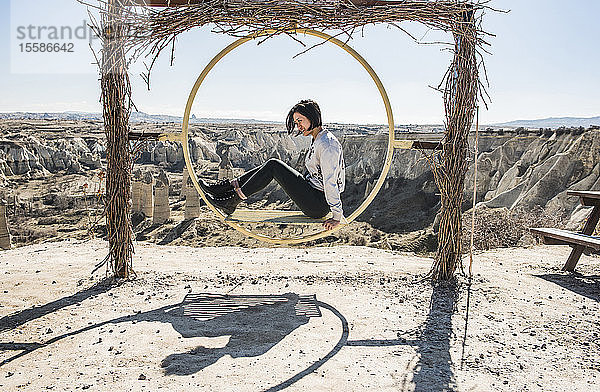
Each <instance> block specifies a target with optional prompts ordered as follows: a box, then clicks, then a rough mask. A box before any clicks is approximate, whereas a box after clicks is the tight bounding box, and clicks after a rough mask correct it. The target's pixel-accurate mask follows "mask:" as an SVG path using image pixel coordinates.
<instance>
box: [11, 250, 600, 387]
mask: <svg viewBox="0 0 600 392" xmlns="http://www.w3.org/2000/svg"><path fill="white" fill-rule="evenodd" d="M568 252H569V248H566V247H535V248H531V249H502V250H497V251H489V252H485V253H480V254H477V255H475V264H474V273H475V276H474V280H473V284H472V286H471V287H470V289H469V287H468V286H467V285H466V284H465V282H464V279H462V280H463V281H462V283H460V284H459V285H458V286H457V287H451V286H450V287H448V286H436V287H434V286H432V285H431V284H429V283H428V282H427V281H424V280H423V279H422V278H423V276H424V275H425V274H426V273H427V271H428V269H429V267H430V265H431V259H428V258H423V257H416V256H414V255H413V254H409V253H399V252H393V251H386V250H380V249H373V248H367V247H353V246H333V247H314V248H309V249H300V248H293V249H289V248H269V249H266V248H257V249H246V248H235V247H219V248H191V247H183V246H180V247H175V246H158V245H153V244H144V243H138V244H137V246H136V254H135V259H134V267H135V270H136V272H137V279H136V280H135V281H131V282H126V283H123V284H121V285H118V286H111V285H106V284H104V283H102V278H103V277H104V271H103V270H101V271H100V272H97V273H96V274H95V275H93V276H92V275H91V271H92V270H93V268H94V265H95V264H96V263H98V262H99V261H101V260H102V259H103V258H104V256H105V254H106V243H104V242H102V241H99V240H93V241H87V242H82V241H64V242H58V243H52V244H38V245H32V246H26V247H22V248H18V249H14V250H10V251H5V252H1V253H0V266H1V267H0V268H1V269H0V274H1V275H0V276H1V279H0V293H2V301H1V302H0V317H1V318H0V349H1V351H0V361H1V362H0V390H2V391H21V390H28V391H29V390H31V391H42V390H53V391H71V390H89V391H109V390H112V391H129V390H133V391H144V390H146V391H159V390H164V391H189V390H203V391H265V390H268V391H280V390H289V391H366V390H373V391H405V390H406V391H445V390H456V391H596V390H599V389H600V353H599V350H598V349H599V345H600V341H599V339H598V334H599V333H600V323H599V322H598V321H599V313H598V311H599V300H600V277H599V276H600V263H599V261H600V260H599V258H597V257H589V256H584V257H583V258H582V261H581V262H580V264H579V266H578V271H579V274H575V275H572V274H565V273H562V272H560V271H559V267H560V266H561V265H562V262H563V261H564V260H565V259H566V257H567V255H568ZM99 282H100V283H99ZM467 303H468V304H469V306H468V313H467ZM467 314H468V319H467ZM465 326H466V334H465Z"/></svg>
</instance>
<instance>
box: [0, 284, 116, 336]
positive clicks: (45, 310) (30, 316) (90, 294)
mask: <svg viewBox="0 0 600 392" xmlns="http://www.w3.org/2000/svg"><path fill="white" fill-rule="evenodd" d="M113 287H114V285H112V284H111V280H110V279H104V280H102V281H100V282H98V283H96V284H95V285H93V286H91V287H89V288H87V289H84V290H81V291H79V292H77V293H75V294H73V295H69V296H68V297H63V298H60V299H57V300H56V301H52V302H48V303H47V304H45V305H41V306H34V307H31V308H29V309H25V310H21V311H19V312H16V313H13V314H10V315H7V316H4V317H2V318H0V332H5V331H9V330H11V329H15V328H18V327H20V326H21V325H23V324H25V323H28V322H29V321H33V320H35V319H38V318H40V317H44V316H46V315H48V314H50V313H52V312H55V311H57V310H60V309H62V308H65V307H67V306H72V305H77V304H79V303H81V302H83V301H85V300H86V299H89V298H94V297H96V296H98V295H100V294H103V293H106V292H108V291H110V289H112V288H113Z"/></svg>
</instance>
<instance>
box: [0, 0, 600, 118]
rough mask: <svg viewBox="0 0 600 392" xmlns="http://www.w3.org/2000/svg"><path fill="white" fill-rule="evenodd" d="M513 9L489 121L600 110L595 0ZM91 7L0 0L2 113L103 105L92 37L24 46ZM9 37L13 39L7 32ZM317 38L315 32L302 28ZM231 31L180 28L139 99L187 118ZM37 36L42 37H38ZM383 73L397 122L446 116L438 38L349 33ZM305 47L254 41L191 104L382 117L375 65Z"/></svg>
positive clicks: (331, 49) (497, 45)
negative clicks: (171, 57)
mask: <svg viewBox="0 0 600 392" xmlns="http://www.w3.org/2000/svg"><path fill="white" fill-rule="evenodd" d="M491 5H492V6H494V7H496V8H501V9H506V10H511V12H510V13H508V14H504V13H488V14H487V15H485V19H484V27H485V29H486V30H487V31H489V32H491V33H493V34H495V35H496V37H489V39H488V41H489V42H490V43H491V45H492V46H491V47H490V48H489V50H490V51H491V53H492V54H491V55H486V56H485V62H486V68H487V73H488V77H489V82H490V87H489V89H488V91H489V94H490V96H491V99H492V102H491V103H490V106H489V110H487V111H486V110H482V112H481V122H482V123H493V122H502V121H509V120H515V119H534V118H543V117H562V116H577V117H591V116H597V115H600V94H599V90H600V72H598V71H597V68H598V65H599V64H600V50H599V49H600V45H599V40H600V26H599V24H598V23H597V22H596V19H597V17H598V15H600V1H598V0H572V1H570V2H565V1H561V0H526V1H523V0H495V1H492V3H491ZM86 17H87V15H86V12H85V9H84V7H82V6H80V5H79V4H77V3H76V2H75V1H71V0H53V1H52V2H50V1H47V0H14V2H13V3H12V7H11V2H10V1H9V0H0V18H1V20H0V51H2V52H3V53H4V55H3V56H2V57H1V58H0V59H1V60H0V89H1V91H2V95H0V112H9V111H36V112H46V111H92V112H99V111H100V104H99V94H100V91H99V86H98V75H97V72H96V69H95V67H94V66H93V65H91V64H90V63H91V61H92V59H93V57H92V56H91V50H90V49H89V48H88V46H87V45H88V44H87V41H85V40H75V41H73V42H74V44H75V45H76V46H75V52H74V53H72V54H66V53H60V54H54V55H49V54H38V55H32V54H31V53H29V54H28V53H20V52H19V50H20V48H19V45H20V44H21V43H23V44H24V43H27V42H34V40H31V39H23V40H18V39H16V38H15V37H16V31H17V30H16V29H17V28H18V27H19V26H22V25H27V24H35V25H49V26H52V25H58V26H62V25H69V26H72V27H73V28H75V27H77V26H80V25H81V24H82V23H81V22H82V20H83V19H85V18H86ZM405 26H406V28H407V29H409V30H410V31H411V32H413V33H414V34H415V35H416V36H418V37H424V38H423V40H424V41H426V42H427V41H438V40H444V41H448V40H449V39H451V37H449V36H447V35H445V34H442V33H439V32H436V31H430V30H427V29H425V28H423V27H422V26H420V25H418V24H406V25H405ZM11 36H12V39H11ZM303 40H304V41H305V42H306V43H307V44H310V43H311V42H312V43H314V42H318V41H317V40H315V39H313V38H311V37H306V38H303ZM232 41H233V38H231V37H227V36H222V35H217V34H214V33H211V32H210V29H209V28H202V29H195V30H193V31H190V32H188V33H186V34H184V35H182V36H181V37H180V38H179V40H178V44H177V48H176V53H175V56H176V57H175V64H174V65H173V66H170V65H169V62H168V54H167V53H165V54H164V55H163V56H162V57H161V59H160V61H159V63H158V64H157V66H156V68H155V70H154V72H153V75H152V85H151V86H152V89H151V90H150V91H148V90H147V89H146V87H145V85H144V83H143V81H142V79H141V78H140V77H139V76H138V73H139V72H140V71H141V70H143V64H142V62H141V61H140V62H138V63H137V64H135V65H134V66H133V68H132V83H133V86H132V87H133V92H134V100H135V103H136V105H137V107H138V109H139V110H141V111H144V112H148V113H162V114H172V115H182V113H183V110H184V107H185V103H186V100H187V97H188V94H189V91H190V89H191V87H192V85H193V83H194V81H195V79H196V78H197V76H198V74H199V73H200V72H201V70H202V68H203V67H204V66H205V65H206V63H208V61H210V59H211V58H212V56H214V55H215V54H216V53H217V52H218V51H219V50H220V49H221V48H223V47H224V46H226V45H227V44H228V43H230V42H232ZM38 42H39V41H38ZM350 45H351V46H352V47H353V48H354V49H356V50H357V51H358V52H359V53H360V54H361V55H363V57H364V58H365V59H367V61H369V63H370V64H371V65H372V66H373V68H374V69H375V71H376V72H377V73H378V74H379V76H380V78H381V79H382V81H383V83H384V85H385V87H386V89H387V92H388V94H389V96H390V100H391V102H392V106H393V109H394V116H395V121H396V123H399V124H407V123H413V124H414V123H421V124H425V123H441V122H442V121H443V105H442V97H441V95H440V94H439V93H438V92H436V91H434V90H433V89H432V88H430V87H429V86H437V85H438V83H439V82H440V79H441V77H442V75H443V74H444V71H445V70H446V68H447V66H448V64H449V62H450V53H449V52H448V51H445V50H443V46H439V45H418V44H416V43H414V42H413V41H412V40H411V39H410V38H409V37H408V36H406V34H404V33H403V32H401V31H399V30H397V29H394V28H390V27H387V26H384V25H380V26H369V27H367V28H365V30H364V35H362V36H361V35H357V36H356V37H355V38H354V39H353V40H351V41H350ZM301 50H302V48H301V47H300V46H299V45H298V44H297V43H295V42H294V41H292V40H290V39H288V38H284V37H281V38H276V39H272V40H268V41H267V42H265V43H263V44H262V45H260V46H256V44H255V43H248V44H245V45H244V46H242V47H241V48H240V49H239V50H236V51H235V52H233V53H231V54H230V55H228V56H227V57H226V58H225V59H223V60H222V61H221V62H220V63H219V64H218V65H217V67H215V69H214V70H213V71H212V72H211V74H210V75H209V77H208V79H207V80H206V82H205V83H204V84H203V86H202V88H201V90H200V92H199V94H198V96H197V99H196V102H195V106H194V109H193V113H195V114H196V115H197V116H201V117H237V118H257V119H264V120H282V119H283V116H284V115H285V114H286V113H287V110H288V109H289V107H290V106H292V105H293V104H294V103H295V102H296V101H298V100H299V99H302V98H306V97H311V98H314V99H316V100H317V101H318V102H319V103H320V105H321V106H322V108H323V112H324V117H325V119H324V120H325V121H335V122H352V123H357V122H359V123H384V122H385V111H384V109H383V106H382V104H381V98H380V97H379V95H378V92H377V90H376V88H375V86H374V85H373V83H372V82H371V80H370V78H369V76H368V74H367V73H366V72H365V71H364V70H363V69H362V67H360V65H358V63H356V62H355V61H354V60H353V59H352V58H351V57H350V56H349V55H347V54H346V53H345V52H343V51H342V50H341V49H339V48H337V47H335V46H333V45H323V46H320V47H318V48H315V49H313V50H311V51H309V52H308V53H307V54H305V55H302V56H299V57H297V58H296V59H292V57H293V56H294V54H296V53H298V52H299V51H301Z"/></svg>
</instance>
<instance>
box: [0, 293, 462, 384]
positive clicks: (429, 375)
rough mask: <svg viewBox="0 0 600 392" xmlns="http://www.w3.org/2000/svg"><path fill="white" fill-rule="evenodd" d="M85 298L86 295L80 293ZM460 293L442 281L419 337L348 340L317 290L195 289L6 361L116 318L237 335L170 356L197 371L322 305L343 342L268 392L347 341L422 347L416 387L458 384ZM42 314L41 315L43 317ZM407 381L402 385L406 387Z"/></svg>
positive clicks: (179, 369)
mask: <svg viewBox="0 0 600 392" xmlns="http://www.w3.org/2000/svg"><path fill="white" fill-rule="evenodd" d="M77 298H79V297H77ZM457 298H458V290H457V288H456V286H453V285H451V286H444V285H436V286H434V289H433V293H432V296H431V301H430V309H429V314H428V316H427V319H426V321H425V324H424V326H423V328H422V330H421V332H420V333H419V335H418V337H417V338H414V339H406V338H398V339H391V340H354V341H348V336H349V328H348V322H347V320H346V318H345V317H344V316H343V315H342V314H341V313H340V312H339V311H338V310H337V309H336V308H334V307H333V306H331V305H329V304H327V303H324V302H321V301H317V300H316V297H315V296H314V295H311V296H300V295H297V294H293V293H287V294H282V295H220V294H188V295H187V296H186V297H185V298H184V300H183V301H182V302H181V303H179V304H175V305H168V306H165V307H162V308H158V309H155V310H151V311H148V312H143V313H139V314H136V315H128V316H124V317H119V318H116V319H113V320H108V321H104V322H102V323H98V324H94V325H89V326H87V327H84V328H81V329H79V330H75V331H72V332H69V333H66V334H63V335H60V336H56V337H54V338H52V339H50V340H48V341H46V342H44V343H12V342H11V343H0V348H2V349H3V350H15V351H16V350H22V351H21V352H20V353H17V354H16V355H14V356H12V357H10V358H7V359H5V360H3V361H2V362H0V367H1V366H3V365H5V364H7V363H10V362H12V361H14V360H16V359H18V358H21V357H23V356H25V355H27V354H29V353H31V352H33V351H35V350H37V349H38V348H42V347H47V346H49V345H51V344H54V343H57V342H59V341H60V340H63V339H65V338H68V337H71V336H75V335H78V334H80V333H83V332H86V331H90V330H93V329H95V328H99V327H102V326H105V325H108V324H118V323H122V322H132V321H136V322H139V321H148V322H161V323H169V324H171V325H172V326H173V328H174V329H175V330H176V331H177V332H179V333H180V334H181V335H182V336H183V337H186V338H191V337H218V336H230V339H229V342H228V343H227V344H226V345H225V346H224V347H220V348H206V347H202V346H200V347H197V348H195V349H193V350H190V351H188V352H185V353H174V354H170V355H169V356H167V357H166V358H165V359H163V360H162V362H161V366H162V367H163V368H164V372H165V374H167V375H189V374H193V373H196V372H199V371H201V370H202V369H204V368H206V367H208V366H210V365H212V364H214V363H215V362H217V361H218V360H219V358H221V357H223V356H225V355H230V356H231V357H233V358H237V357H256V356H260V355H262V354H264V353H266V352H267V351H269V350H270V349H271V348H272V347H273V346H275V345H276V344H277V343H279V342H281V341H282V340H283V339H284V338H285V337H286V336H287V335H289V334H290V333H291V332H292V331H294V330H295V329H297V328H298V327H300V326H302V325H304V324H307V323H308V322H309V320H310V318H311V317H321V311H320V309H327V310H328V311H330V312H332V313H333V314H334V315H335V316H336V317H337V318H338V319H339V320H340V321H341V326H342V333H341V336H340V339H339V340H338V342H337V343H336V345H335V346H334V347H333V348H332V349H331V350H330V351H329V353H327V354H326V355H325V356H324V357H323V358H321V359H319V360H318V361H316V362H314V363H313V364H311V365H310V366H308V367H307V368H306V369H304V370H302V371H300V372H298V373H296V374H295V375H293V376H292V377H290V378H288V379H287V380H285V381H283V382H281V383H280V384H278V385H275V386H273V387H271V388H269V389H268V390H267V391H268V392H276V391H281V390H283V389H285V388H287V387H289V386H290V385H292V384H294V383H295V382H297V381H299V380H300V379H302V378H303V377H305V376H307V375H309V374H311V373H313V372H314V371H316V370H317V369H318V368H319V367H321V366H322V365H323V364H324V363H326V362H327V361H328V360H330V359H331V358H332V357H333V356H335V355H336V354H337V353H338V352H339V351H340V350H341V349H342V348H343V347H345V346H350V347H359V346H362V347H388V346H399V345H409V346H413V347H416V350H417V356H418V357H419V360H418V362H417V364H416V366H415V371H414V375H413V380H412V381H413V383H414V384H415V391H430V390H436V391H448V390H453V389H454V387H453V384H454V374H453V371H452V360H451V357H450V338H451V335H452V320H451V319H452V314H453V312H454V309H455V304H456V301H457ZM38 317H40V316H38ZM406 383H407V380H404V383H403V384H404V385H403V386H402V389H403V390H404V389H406V385H405V384H406Z"/></svg>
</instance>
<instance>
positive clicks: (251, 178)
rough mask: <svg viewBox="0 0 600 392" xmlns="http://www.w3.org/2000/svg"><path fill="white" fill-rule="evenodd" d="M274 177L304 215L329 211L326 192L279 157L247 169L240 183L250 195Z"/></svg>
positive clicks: (321, 215) (245, 192)
mask: <svg viewBox="0 0 600 392" xmlns="http://www.w3.org/2000/svg"><path fill="white" fill-rule="evenodd" d="M273 179H275V181H277V182H278V183H279V185H280V186H281V188H283V191H284V192H285V193H286V194H287V195H288V196H289V197H290V199H292V200H293V201H294V203H296V205H297V206H298V208H300V210H301V211H302V212H303V213H304V215H306V216H309V217H311V218H322V217H324V216H325V215H327V214H328V213H329V211H330V210H329V205H328V204H327V200H325V193H324V192H322V191H320V190H318V189H316V188H313V186H312V185H310V183H309V182H308V181H307V180H306V179H305V178H304V177H303V176H302V174H300V173H298V172H297V171H296V170H294V169H292V168H291V167H289V166H288V165H286V164H285V163H284V162H283V161H280V160H279V159H273V158H272V159H269V160H268V161H267V162H265V163H264V164H263V165H261V166H258V167H255V168H254V169H252V170H250V171H247V172H246V173H244V175H242V176H241V177H240V178H239V179H238V183H239V185H240V188H241V189H242V192H244V195H246V196H250V195H252V194H254V193H256V192H258V191H260V190H261V189H264V188H265V187H266V186H267V185H269V183H270V182H271V180H273Z"/></svg>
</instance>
